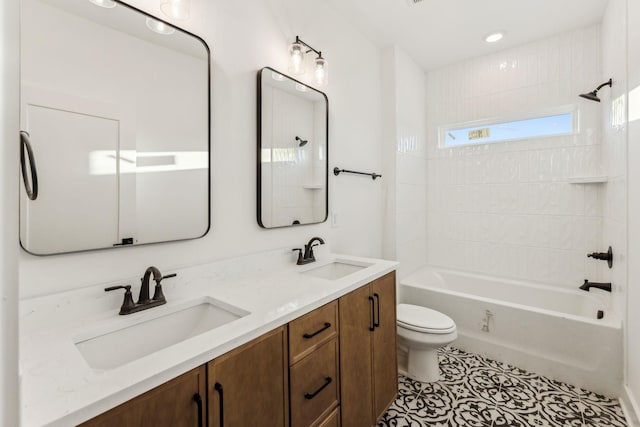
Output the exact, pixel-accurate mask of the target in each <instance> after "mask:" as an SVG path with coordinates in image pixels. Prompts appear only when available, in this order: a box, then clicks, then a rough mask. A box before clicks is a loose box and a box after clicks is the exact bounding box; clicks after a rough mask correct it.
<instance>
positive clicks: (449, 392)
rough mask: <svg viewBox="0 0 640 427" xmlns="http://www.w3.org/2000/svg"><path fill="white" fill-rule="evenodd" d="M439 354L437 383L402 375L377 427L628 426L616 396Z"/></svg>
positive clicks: (471, 357)
mask: <svg viewBox="0 0 640 427" xmlns="http://www.w3.org/2000/svg"><path fill="white" fill-rule="evenodd" d="M439 358H440V371H441V380H440V381H438V382H435V383H420V382H417V381H413V380H411V379H409V378H406V377H404V376H402V375H401V376H400V379H399V392H398V398H397V399H396V401H395V402H394V404H393V405H392V406H391V407H390V408H389V410H388V411H387V413H386V414H385V415H384V417H383V418H382V420H381V421H380V423H379V424H378V427H387V426H393V427H404V426H411V427H421V426H434V427H436V426H437V427H454V426H465V427H466V426H469V427H505V426H515V427H528V426H536V427H556V426H558V427H607V426H616V427H618V426H622V427H624V426H626V423H625V419H624V415H623V413H622V408H621V407H620V404H619V403H618V401H617V400H613V399H608V398H606V397H603V396H600V395H598V394H596V393H593V392H590V391H587V390H583V389H580V388H577V387H574V386H571V385H568V384H564V383H561V382H558V381H554V380H551V379H549V378H545V377H542V376H540V375H538V374H534V373H531V372H526V371H524V370H522V369H519V368H516V367H513V366H510V365H507V364H504V363H501V362H496V361H494V360H490V359H487V358H485V357H482V356H479V355H477V354H472V353H466V352H464V351H462V350H458V349H455V348H451V347H445V348H444V349H442V350H441V351H440V354H439Z"/></svg>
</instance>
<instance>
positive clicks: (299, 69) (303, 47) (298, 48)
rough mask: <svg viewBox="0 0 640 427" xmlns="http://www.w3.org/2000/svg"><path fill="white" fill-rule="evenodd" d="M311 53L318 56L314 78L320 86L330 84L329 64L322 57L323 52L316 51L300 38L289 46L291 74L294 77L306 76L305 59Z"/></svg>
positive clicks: (314, 68) (315, 62)
mask: <svg viewBox="0 0 640 427" xmlns="http://www.w3.org/2000/svg"><path fill="white" fill-rule="evenodd" d="M309 52H313V53H315V54H316V55H318V56H317V57H316V59H315V61H314V67H313V76H314V79H315V82H316V84H317V85H318V86H326V85H327V84H328V83H329V64H328V62H327V60H326V59H324V58H323V57H322V52H321V51H319V50H317V49H314V48H313V47H311V46H310V45H309V44H308V43H306V42H304V41H303V40H302V39H301V38H300V37H299V36H296V41H295V42H293V43H291V44H290V45H289V72H291V73H292V74H294V75H301V74H304V72H305V69H304V58H305V55H306V54H307V53H309Z"/></svg>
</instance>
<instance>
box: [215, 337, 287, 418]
mask: <svg viewBox="0 0 640 427" xmlns="http://www.w3.org/2000/svg"><path fill="white" fill-rule="evenodd" d="M208 368H209V369H208V381H207V387H208V391H209V426H216V427H244V426H252V427H260V426H265V427H281V426H287V425H288V409H289V407H288V400H289V395H288V390H289V384H288V376H287V375H286V372H287V370H288V360H287V332H286V328H284V327H280V328H278V329H276V330H274V331H271V332H269V333H267V334H265V335H263V336H261V337H259V338H257V339H255V340H254V341H251V342H250V343H247V344H245V345H243V346H241V347H239V348H237V349H235V350H232V351H231V352H229V353H227V354H225V355H223V356H220V357H219V358H217V359H215V360H213V361H211V362H209V365H208Z"/></svg>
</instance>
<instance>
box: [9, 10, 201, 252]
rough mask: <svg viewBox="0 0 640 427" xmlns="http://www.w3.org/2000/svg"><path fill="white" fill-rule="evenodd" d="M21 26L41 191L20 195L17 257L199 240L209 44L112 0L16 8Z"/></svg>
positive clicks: (27, 125)
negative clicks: (20, 252) (31, 195)
mask: <svg viewBox="0 0 640 427" xmlns="http://www.w3.org/2000/svg"><path fill="white" fill-rule="evenodd" d="M21 24H22V25H21V27H22V29H21V31H22V34H21V37H22V51H21V129H22V130H23V131H24V132H26V136H27V138H28V142H29V143H30V145H31V147H32V152H33V156H34V160H35V166H36V169H37V181H38V187H39V188H38V189H39V191H38V197H37V198H36V199H35V200H30V199H29V197H28V194H27V192H26V191H25V189H24V187H23V188H22V189H21V192H20V199H21V200H20V207H21V213H20V219H21V221H20V240H21V244H22V246H23V248H24V249H25V250H27V251H28V252H30V253H32V254H36V255H48V254H55V253H66V252H76V251H83V250H89V249H99V248H111V247H118V246H123V245H132V244H133V245H137V244H146V243H154V242H162V241H170V240H182V239H189V238H197V237H201V236H203V235H204V234H206V232H207V231H208V229H209V49H208V47H207V46H206V44H205V43H204V42H203V41H202V40H201V39H200V38H198V37H196V36H194V35H192V34H189V33H187V32H185V31H182V30H180V29H179V28H175V27H173V26H171V25H169V24H166V23H164V22H162V21H160V20H157V19H155V18H154V17H152V16H149V15H147V14H145V13H142V12H140V11H138V10H136V9H134V8H132V7H129V6H127V5H126V4H124V3H121V2H119V1H112V0H109V1H78V0H23V2H22V22H21ZM27 188H28V184H27Z"/></svg>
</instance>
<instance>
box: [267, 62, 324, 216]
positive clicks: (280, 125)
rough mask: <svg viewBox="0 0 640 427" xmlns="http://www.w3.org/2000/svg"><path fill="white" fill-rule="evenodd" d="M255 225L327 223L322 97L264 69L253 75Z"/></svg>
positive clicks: (310, 89) (295, 82) (278, 74)
mask: <svg viewBox="0 0 640 427" xmlns="http://www.w3.org/2000/svg"><path fill="white" fill-rule="evenodd" d="M258 97H259V99H258V223H259V224H260V226H261V227H264V228H276V227H287V226H292V225H302V224H315V223H320V222H324V221H326V219H327V206H328V203H327V200H328V191H327V189H328V185H327V184H328V175H327V169H328V159H327V154H328V152H327V151H328V108H329V107H328V99H327V96H326V95H325V94H324V93H322V92H320V91H318V90H316V89H313V88H311V87H309V86H306V85H304V84H302V83H301V82H298V81H296V80H294V79H292V78H290V77H288V76H285V75H284V74H282V73H280V72H278V71H276V70H274V69H272V68H269V67H266V68H263V69H262V70H261V71H260V72H259V75H258Z"/></svg>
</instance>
